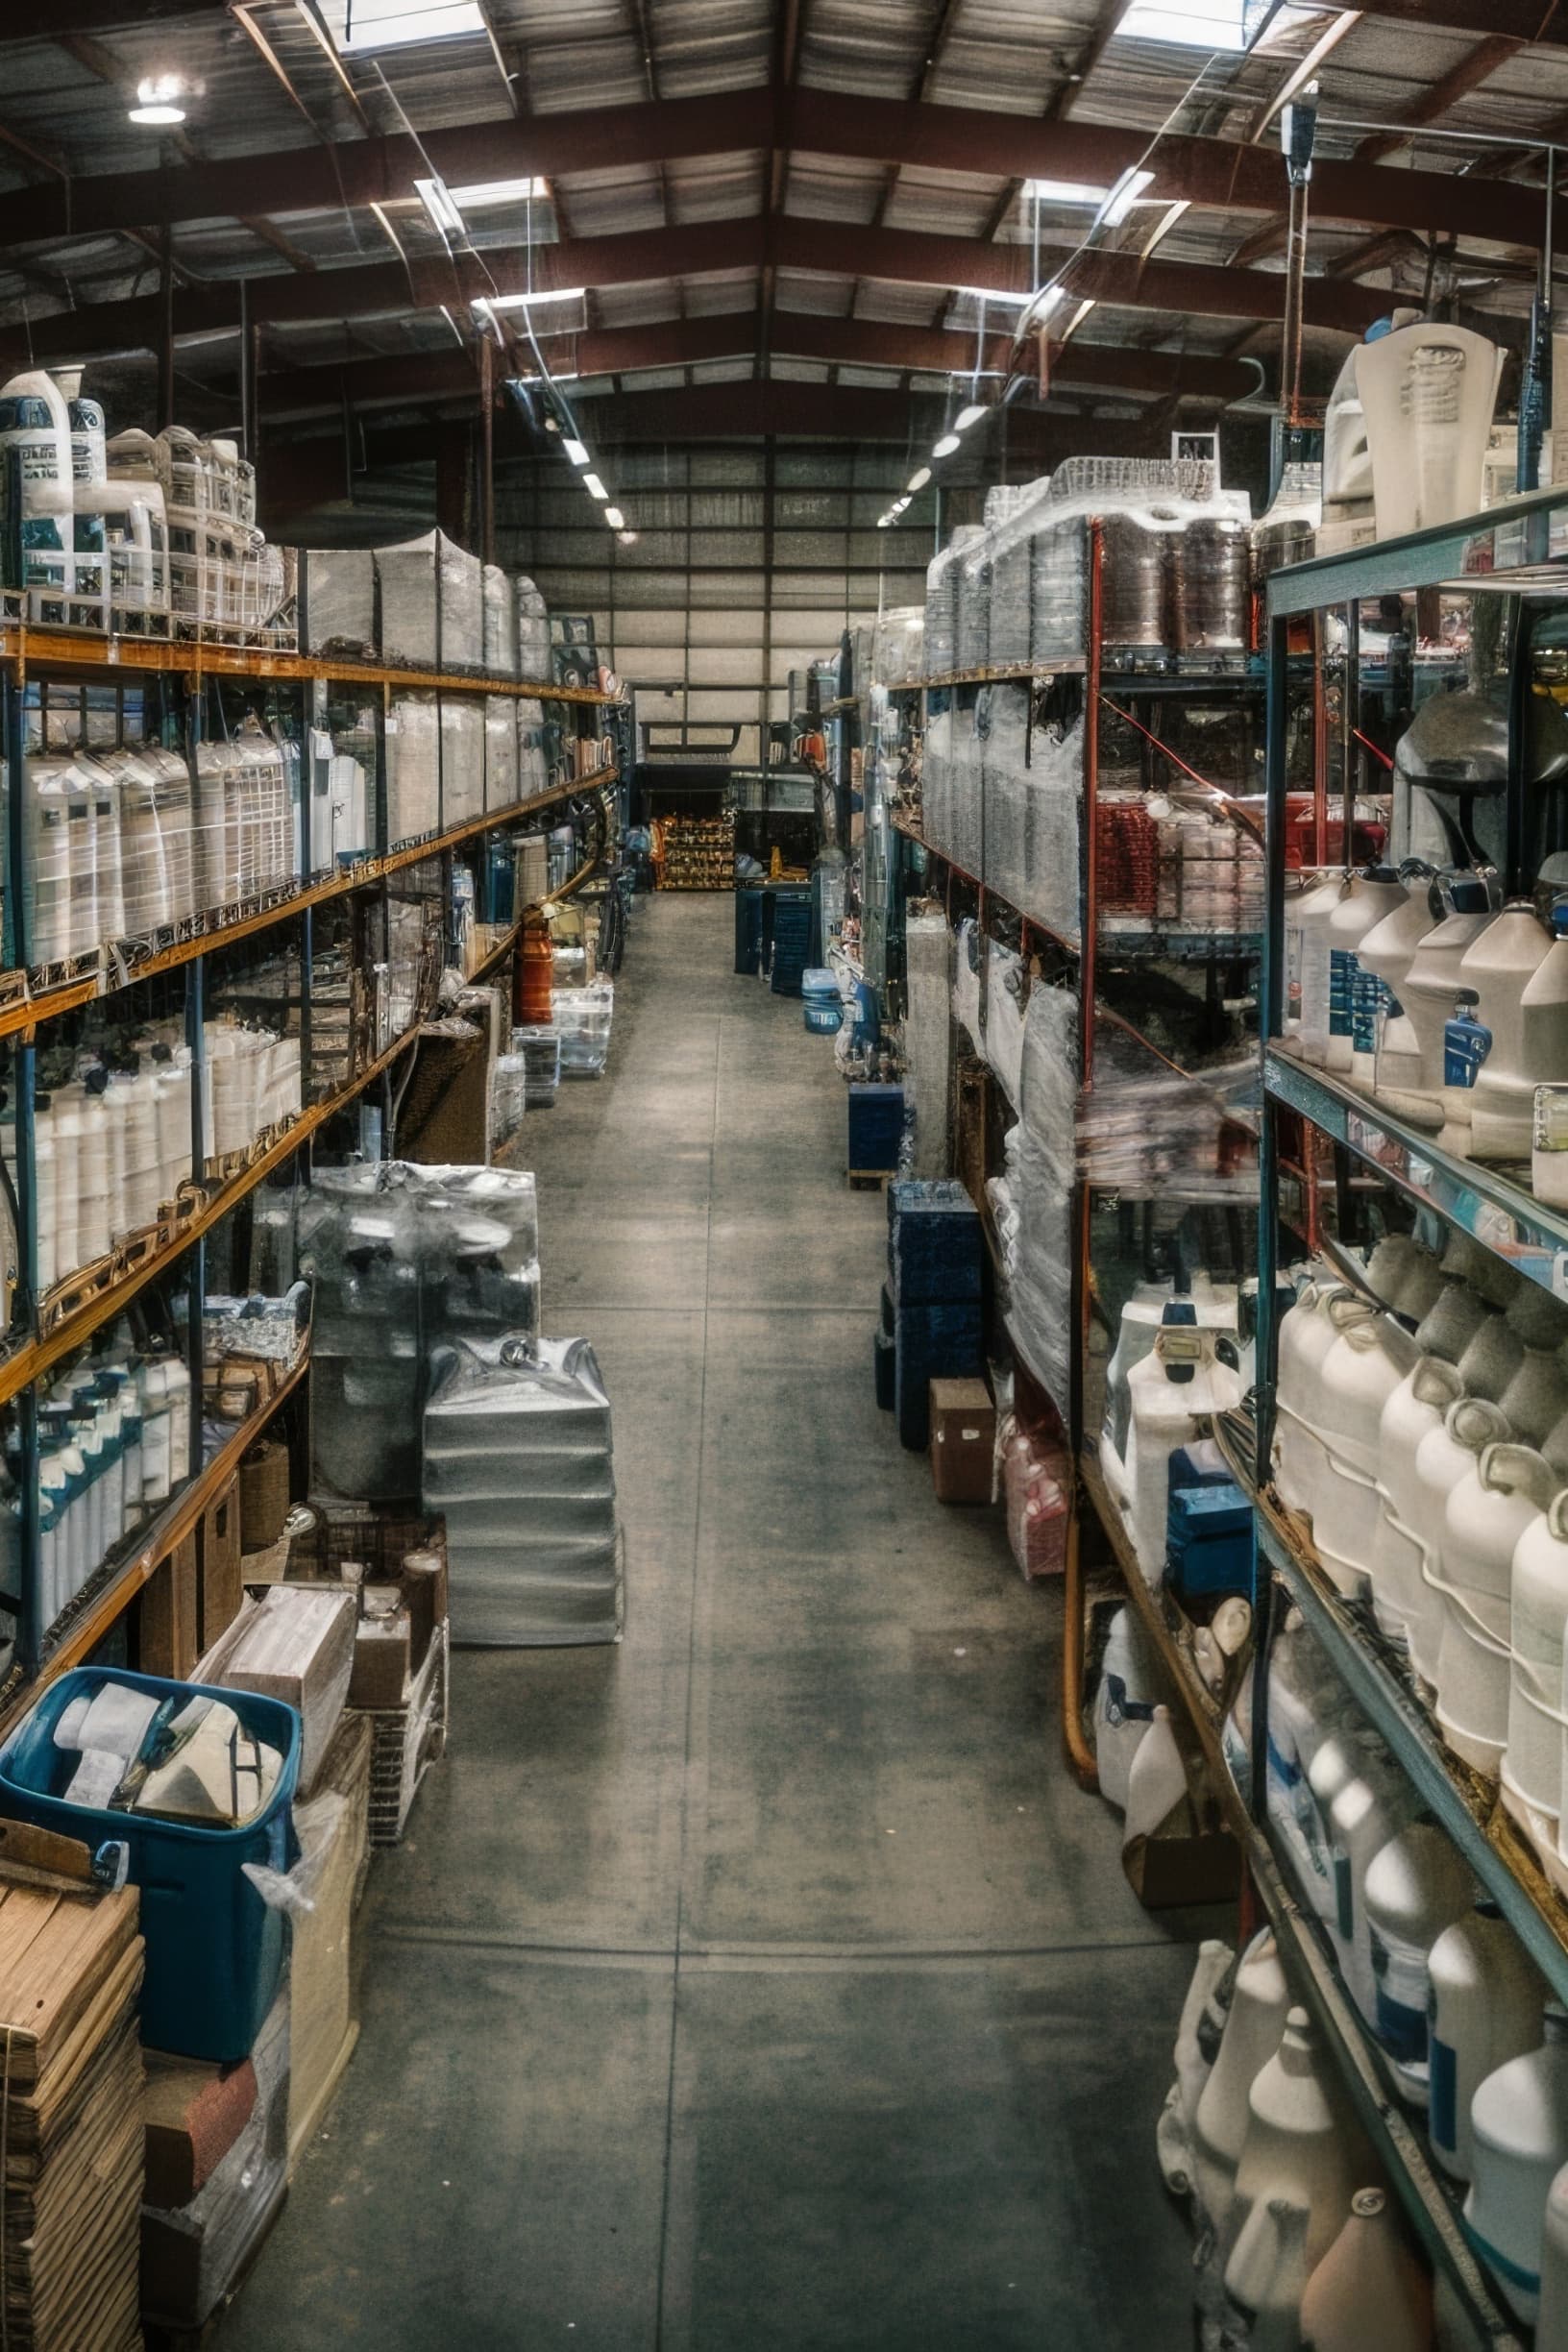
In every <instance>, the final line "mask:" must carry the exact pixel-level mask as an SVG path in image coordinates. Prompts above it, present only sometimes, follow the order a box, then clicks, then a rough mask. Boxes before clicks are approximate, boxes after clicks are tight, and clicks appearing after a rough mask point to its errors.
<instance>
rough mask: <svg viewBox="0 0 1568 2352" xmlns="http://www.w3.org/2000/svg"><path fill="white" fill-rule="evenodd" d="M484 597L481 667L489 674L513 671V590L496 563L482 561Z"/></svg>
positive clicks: (514, 628) (514, 616)
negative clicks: (482, 665) (482, 660)
mask: <svg viewBox="0 0 1568 2352" xmlns="http://www.w3.org/2000/svg"><path fill="white" fill-rule="evenodd" d="M481 593H482V596H483V600H484V613H483V652H484V668H485V673H486V675H487V676H490V677H504V678H509V677H516V675H517V592H516V590H515V589H514V587H513V585H512V582H511V579H510V577H509V576H508V575H507V574H506V573H504V572H503V571H502V568H501V566H500V565H499V564H485V565H484V566H483V568H482V575H481Z"/></svg>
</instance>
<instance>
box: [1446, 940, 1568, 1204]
mask: <svg viewBox="0 0 1568 2352" xmlns="http://www.w3.org/2000/svg"><path fill="white" fill-rule="evenodd" d="M1459 981H1460V985H1461V986H1462V987H1465V988H1473V989H1474V990H1475V991H1476V992H1477V993H1478V994H1479V996H1480V998H1481V1018H1482V1021H1483V1022H1484V1023H1485V1025H1486V1027H1487V1028H1488V1029H1489V1030H1490V1031H1491V1033H1492V1045H1491V1051H1490V1052H1489V1053H1488V1054H1487V1056H1486V1059H1485V1061H1484V1062H1483V1063H1482V1067H1481V1069H1480V1071H1479V1072H1478V1074H1477V1077H1476V1083H1475V1086H1474V1087H1473V1089H1472V1090H1471V1102H1470V1155H1471V1157H1472V1158H1473V1159H1476V1160H1528V1159H1529V1157H1530V1148H1531V1129H1532V1125H1533V1116H1534V1108H1535V1089H1536V1088H1537V1086H1545V1085H1555V1084H1560V1083H1561V1082H1562V1081H1563V1080H1564V1079H1568V1017H1565V1014H1568V993H1565V991H1568V950H1565V951H1563V952H1561V953H1558V952H1557V949H1556V937H1555V934H1554V933H1553V932H1550V931H1548V930H1547V929H1546V928H1545V926H1544V925H1543V923H1542V921H1541V919H1540V917H1539V916H1538V915H1537V914H1536V912H1535V908H1534V904H1533V902H1532V901H1531V899H1529V898H1510V899H1509V900H1508V901H1507V904H1506V905H1505V907H1504V909H1503V912H1502V914H1501V915H1499V916H1498V918H1497V920H1496V921H1495V922H1493V923H1489V924H1488V925H1487V927H1486V929H1485V931H1483V932H1482V936H1481V937H1480V938H1479V939H1478V940H1477V941H1476V943H1475V944H1474V946H1473V947H1471V949H1470V950H1469V952H1468V954H1467V955H1466V956H1465V958H1464V961H1463V962H1462V964H1461V965H1460V967H1459Z"/></svg>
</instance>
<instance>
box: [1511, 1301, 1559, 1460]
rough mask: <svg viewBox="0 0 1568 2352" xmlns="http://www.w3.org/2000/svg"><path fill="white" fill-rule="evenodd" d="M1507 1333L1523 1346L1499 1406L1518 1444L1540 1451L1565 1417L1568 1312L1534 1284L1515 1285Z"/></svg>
mask: <svg viewBox="0 0 1568 2352" xmlns="http://www.w3.org/2000/svg"><path fill="white" fill-rule="evenodd" d="M1507 1321H1508V1328H1509V1329H1510V1331H1511V1332H1512V1333H1513V1335H1514V1337H1515V1338H1516V1339H1518V1340H1519V1341H1521V1342H1522V1344H1523V1347H1524V1354H1523V1356H1522V1357H1521V1359H1520V1361H1519V1366H1518V1369H1517V1370H1516V1371H1515V1373H1514V1375H1513V1378H1512V1379H1511V1380H1510V1381H1509V1383H1508V1384H1507V1387H1506V1388H1505V1389H1504V1391H1503V1394H1502V1395H1501V1396H1500V1397H1499V1399H1498V1403H1499V1404H1500V1405H1501V1406H1502V1408H1503V1410H1504V1411H1505V1412H1506V1413H1507V1417H1508V1426H1509V1428H1510V1429H1511V1430H1512V1432H1513V1433H1514V1435H1515V1436H1516V1437H1517V1438H1518V1439H1519V1441H1520V1443H1521V1445H1531V1446H1536V1447H1539V1446H1540V1445H1542V1444H1543V1443H1544V1442H1545V1440H1546V1438H1547V1437H1548V1436H1550V1434H1551V1433H1552V1431H1553V1430H1554V1429H1556V1425H1557V1423H1558V1422H1559V1421H1560V1420H1561V1419H1562V1416H1563V1414H1564V1413H1565V1412H1568V1363H1565V1362H1564V1360H1563V1358H1562V1355H1561V1353H1560V1351H1561V1349H1562V1348H1563V1347H1564V1345H1565V1344H1568V1307H1565V1306H1564V1305H1563V1302H1562V1301H1561V1300H1560V1299H1557V1298H1554V1297H1553V1295H1552V1293H1551V1291H1550V1290H1543V1289H1542V1288H1541V1286H1540V1285H1539V1284H1538V1283H1533V1282H1527V1283H1524V1284H1522V1285H1521V1286H1520V1289H1519V1295H1518V1296H1517V1298H1515V1300H1514V1301H1513V1304H1512V1305H1511V1306H1510V1307H1509V1309H1508V1311H1507Z"/></svg>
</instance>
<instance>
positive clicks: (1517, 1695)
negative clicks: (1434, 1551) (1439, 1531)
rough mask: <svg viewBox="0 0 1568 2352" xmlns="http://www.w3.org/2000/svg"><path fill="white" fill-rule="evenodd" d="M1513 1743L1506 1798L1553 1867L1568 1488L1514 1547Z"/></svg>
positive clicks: (1567, 1615) (1505, 1771)
mask: <svg viewBox="0 0 1568 2352" xmlns="http://www.w3.org/2000/svg"><path fill="white" fill-rule="evenodd" d="M1509 1581H1510V1589H1511V1593H1512V1603H1511V1610H1510V1618H1509V1633H1508V1647H1509V1651H1510V1662H1509V1682H1508V1744H1507V1749H1506V1750H1505V1752H1504V1755H1503V1767H1502V1782H1503V1802H1504V1804H1505V1805H1506V1806H1507V1809H1508V1811H1509V1812H1510V1813H1511V1814H1512V1816H1513V1818H1514V1820H1515V1821H1516V1822H1517V1823H1518V1824H1519V1825H1520V1827H1521V1828H1522V1829H1523V1830H1524V1832H1525V1835H1526V1836H1527V1837H1528V1838H1529V1839H1530V1840H1531V1844H1532V1845H1533V1846H1534V1847H1535V1849H1536V1851H1537V1852H1538V1853H1539V1854H1540V1856H1541V1860H1542V1863H1543V1865H1544V1866H1545V1867H1546V1868H1547V1869H1548V1870H1549V1871H1552V1870H1554V1869H1555V1867H1556V1861H1557V1835H1558V1829H1557V1824H1558V1816H1559V1815H1560V1813H1561V1811H1562V1751H1563V1736H1564V1728H1565V1725H1564V1713H1563V1704H1562V1691H1563V1627H1564V1625H1565V1623H1568V1489H1563V1490H1561V1491H1559V1492H1558V1493H1556V1495H1554V1496H1553V1498H1552V1500H1551V1502H1550V1503H1549V1504H1548V1506H1547V1508H1546V1510H1545V1511H1544V1512H1543V1513H1542V1515H1541V1516H1540V1517H1539V1518H1538V1519H1532V1520H1531V1522H1530V1524H1529V1526H1528V1527H1527V1528H1526V1529H1525V1530H1524V1531H1523V1533H1522V1534H1521V1535H1520V1537H1519V1540H1518V1543H1517V1545H1516V1546H1515V1548H1514V1555H1513V1565H1512V1570H1511V1573H1510V1580H1509Z"/></svg>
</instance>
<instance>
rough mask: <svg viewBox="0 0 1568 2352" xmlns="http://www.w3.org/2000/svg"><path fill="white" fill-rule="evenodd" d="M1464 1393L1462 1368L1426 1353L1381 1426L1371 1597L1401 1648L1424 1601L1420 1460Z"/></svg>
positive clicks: (1390, 1637)
mask: <svg viewBox="0 0 1568 2352" xmlns="http://www.w3.org/2000/svg"><path fill="white" fill-rule="evenodd" d="M1410 1344H1411V1346H1412V1347H1413V1346H1414V1345H1415V1342H1414V1341H1413V1340H1412V1341H1411V1343H1410ZM1460 1394H1461V1389H1460V1385H1459V1375H1458V1368H1457V1367H1456V1366H1455V1365H1454V1364H1451V1363H1445V1362H1444V1361H1443V1360H1442V1358H1441V1357H1440V1356H1422V1357H1420V1358H1418V1359H1417V1360H1416V1361H1415V1362H1414V1363H1413V1364H1412V1365H1411V1367H1410V1369H1409V1372H1407V1374H1406V1375H1405V1378H1404V1379H1403V1380H1402V1381H1401V1382H1400V1384H1399V1385H1398V1387H1397V1388H1395V1389H1394V1390H1393V1391H1392V1393H1391V1394H1390V1396H1389V1398H1388V1402H1387V1403H1386V1404H1385V1405H1384V1409H1383V1418H1382V1421H1381V1422H1380V1423H1379V1426H1378V1528H1377V1533H1376V1536H1375V1537H1374V1544H1375V1549H1376V1553H1377V1563H1378V1567H1377V1575H1376V1577H1375V1578H1374V1580H1373V1584H1372V1602H1373V1607H1374V1610H1375V1612H1376V1615H1377V1620H1378V1627H1379V1629H1380V1631H1381V1632H1382V1633H1383V1634H1384V1638H1385V1639H1386V1640H1388V1641H1391V1642H1393V1643H1395V1644H1397V1646H1398V1647H1399V1648H1401V1649H1405V1648H1407V1647H1408V1646H1409V1621H1410V1619H1411V1618H1412V1617H1413V1616H1414V1615H1415V1614H1416V1613H1417V1612H1418V1611H1419V1609H1420V1608H1421V1607H1422V1605H1423V1601H1424V1588H1423V1580H1422V1573H1421V1568H1422V1548H1421V1539H1420V1537H1419V1535H1418V1534H1417V1533H1416V1522H1417V1519H1418V1517H1419V1512H1420V1501H1421V1495H1420V1487H1419V1484H1418V1482H1417V1478H1416V1459H1417V1457H1418V1455H1419V1453H1420V1449H1421V1446H1422V1443H1423V1441H1424V1440H1425V1439H1426V1438H1427V1437H1429V1436H1430V1435H1431V1434H1432V1433H1433V1430H1435V1429H1438V1428H1440V1427H1441V1425H1442V1421H1443V1417H1444V1415H1445V1414H1446V1413H1447V1411H1448V1409H1449V1407H1450V1406H1451V1405H1454V1404H1455V1403H1457V1402H1458V1398H1459V1395H1460Z"/></svg>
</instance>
